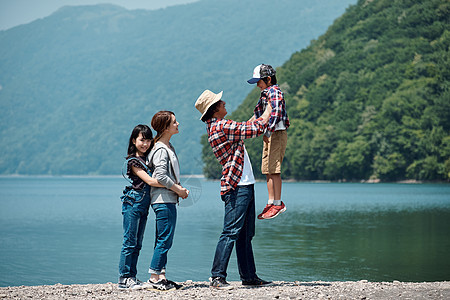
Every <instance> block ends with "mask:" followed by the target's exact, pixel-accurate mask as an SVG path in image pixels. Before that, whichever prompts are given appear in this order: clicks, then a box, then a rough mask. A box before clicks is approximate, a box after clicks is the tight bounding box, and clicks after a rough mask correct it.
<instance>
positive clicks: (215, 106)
mask: <svg viewBox="0 0 450 300" xmlns="http://www.w3.org/2000/svg"><path fill="white" fill-rule="evenodd" d="M222 102H223V101H222V100H219V101H217V102H216V103H214V104H213V105H211V106H210V107H209V108H208V110H207V111H206V113H205V115H204V116H203V117H202V121H203V122H206V121H208V120H209V119H211V118H212V117H213V115H214V114H215V113H216V112H218V111H219V106H220V103H222Z"/></svg>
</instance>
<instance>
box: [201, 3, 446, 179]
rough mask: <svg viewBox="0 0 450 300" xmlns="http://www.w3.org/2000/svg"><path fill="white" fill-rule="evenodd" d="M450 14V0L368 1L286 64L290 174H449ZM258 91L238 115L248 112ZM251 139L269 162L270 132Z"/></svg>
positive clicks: (281, 72) (283, 83)
mask: <svg viewBox="0 0 450 300" xmlns="http://www.w3.org/2000/svg"><path fill="white" fill-rule="evenodd" d="M449 18H450V1H448V0H428V1H413V0H399V1H392V0H359V1H358V3H357V5H354V6H351V7H350V8H349V9H348V10H347V11H346V12H345V14H344V15H343V16H341V17H340V18H338V19H337V20H336V21H335V22H334V24H333V25H332V26H330V28H329V29H328V31H326V33H325V34H324V35H322V36H320V37H319V38H318V39H317V40H315V41H313V42H311V44H310V45H309V46H308V47H307V48H305V49H303V50H301V51H299V52H296V53H294V54H293V55H292V56H291V58H290V59H289V60H288V61H287V62H285V63H284V64H283V65H282V66H281V67H280V68H278V71H277V74H278V76H277V78H278V80H279V84H280V87H281V88H282V90H283V91H284V92H285V95H286V103H287V110H288V115H289V117H290V120H291V127H290V128H289V129H288V146H287V150H286V156H285V161H284V162H283V167H284V171H283V177H284V178H292V179H297V180H367V179H379V180H382V181H395V180H402V179H416V180H440V181H448V180H449V178H450V93H449V88H450V85H449V82H450V62H449V59H450V55H449V49H450V48H449V47H450V20H449ZM258 97H259V90H256V89H255V90H253V91H252V92H251V93H250V94H249V95H248V96H247V98H246V99H245V101H244V102H243V104H242V105H241V106H239V108H238V109H237V110H236V111H235V112H234V113H233V114H232V115H231V118H232V119H235V120H242V121H243V120H247V119H248V118H249V117H250V116H251V115H252V113H253V108H254V106H255V104H256V102H257V99H258ZM202 143H203V145H204V147H203V155H204V160H205V162H206V167H205V173H206V174H207V176H209V177H214V176H217V174H218V173H217V163H216V162H215V161H214V158H213V157H212V154H211V151H210V149H209V145H207V141H206V138H205V137H203V138H202ZM246 145H247V148H248V152H249V154H250V156H251V157H252V163H253V167H254V170H259V169H260V157H261V147H262V140H261V138H258V139H256V140H251V141H248V142H246ZM255 173H256V174H259V172H255Z"/></svg>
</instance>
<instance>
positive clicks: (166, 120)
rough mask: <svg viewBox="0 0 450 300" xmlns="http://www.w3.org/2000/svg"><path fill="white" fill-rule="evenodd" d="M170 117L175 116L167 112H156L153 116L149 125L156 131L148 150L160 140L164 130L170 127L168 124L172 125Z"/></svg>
mask: <svg viewBox="0 0 450 300" xmlns="http://www.w3.org/2000/svg"><path fill="white" fill-rule="evenodd" d="M172 116H175V114H174V113H173V112H171V111H168V110H161V111H158V112H157V113H156V114H155V115H154V116H153V118H152V122H151V124H152V128H153V130H155V131H156V136H155V139H154V140H153V142H152V145H151V147H150V148H153V145H154V144H155V143H156V142H157V141H159V139H160V138H161V136H162V134H163V133H164V130H166V129H167V128H168V127H169V126H170V123H172Z"/></svg>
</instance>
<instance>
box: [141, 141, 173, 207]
mask: <svg viewBox="0 0 450 300" xmlns="http://www.w3.org/2000/svg"><path fill="white" fill-rule="evenodd" d="M147 164H148V166H149V168H150V170H151V171H152V172H153V175H152V177H153V178H155V179H156V180H158V182H159V183H160V184H162V185H163V186H165V187H153V186H152V187H151V189H150V197H151V204H154V203H178V195H177V193H175V192H174V191H171V190H170V188H171V187H172V186H173V185H174V184H175V183H180V179H179V178H180V166H179V164H178V157H177V154H176V153H175V149H174V148H173V146H172V144H170V147H167V146H166V145H165V144H163V143H161V142H157V143H156V144H155V146H154V147H153V149H152V150H151V151H150V153H149V154H148V156H147Z"/></svg>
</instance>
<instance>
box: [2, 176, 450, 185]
mask: <svg viewBox="0 0 450 300" xmlns="http://www.w3.org/2000/svg"><path fill="white" fill-rule="evenodd" d="M180 177H181V178H182V179H185V178H198V179H204V180H207V181H219V179H208V178H205V176H204V175H203V174H182V175H181V176H180ZM0 178H122V175H89V174H87V175H45V174H41V175H27V174H2V175H0ZM256 181H257V182H264V180H263V179H256ZM283 182H293V183H296V182H297V183H367V184H377V183H393V184H395V183H397V184H430V183H436V184H449V183H450V181H433V180H430V181H428V180H416V179H403V180H397V181H381V180H379V179H367V180H366V179H360V180H295V179H283Z"/></svg>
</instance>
